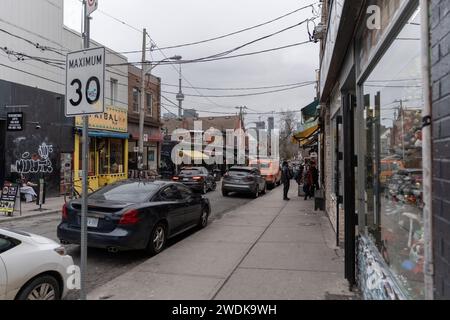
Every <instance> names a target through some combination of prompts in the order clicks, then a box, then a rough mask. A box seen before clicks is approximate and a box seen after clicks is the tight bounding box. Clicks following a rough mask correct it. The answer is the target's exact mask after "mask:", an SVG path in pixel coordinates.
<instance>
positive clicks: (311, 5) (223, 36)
mask: <svg viewBox="0 0 450 320" xmlns="http://www.w3.org/2000/svg"><path fill="white" fill-rule="evenodd" d="M315 4H317V2H316V3H312V4H310V5H307V6H304V7H301V8H298V9H296V10H294V11H291V12H288V13H286V14H284V15H282V16H279V17H277V18H275V19H272V20H269V21H266V22H263V23H260V24H257V25H255V26H252V27H248V28H244V29H241V30H238V31H235V32H231V33H227V34H224V35H221V36H217V37H213V38H209V39H206V40H201V41H196V42H190V43H185V44H179V45H173V46H167V47H162V48H160V49H161V50H167V49H175V48H182V47H189V46H193V45H197V44H202V43H207V42H211V41H215V40H219V39H223V38H227V37H230V36H233V35H236V34H239V33H242V32H245V31H249V30H253V29H256V28H259V27H262V26H265V25H268V24H271V23H273V22H275V21H278V20H281V19H283V18H286V17H288V16H290V15H293V14H294V13H297V12H299V11H302V10H305V9H308V8H314V5H315Z"/></svg>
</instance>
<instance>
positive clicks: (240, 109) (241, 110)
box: [236, 106, 247, 126]
mask: <svg viewBox="0 0 450 320" xmlns="http://www.w3.org/2000/svg"><path fill="white" fill-rule="evenodd" d="M236 109H239V119H240V121H241V125H242V126H243V124H244V111H243V110H246V109H247V107H246V106H240V107H236Z"/></svg>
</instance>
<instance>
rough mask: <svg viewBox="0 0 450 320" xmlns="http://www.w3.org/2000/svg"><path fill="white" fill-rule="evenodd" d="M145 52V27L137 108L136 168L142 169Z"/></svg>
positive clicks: (145, 30)
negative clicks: (137, 150)
mask: <svg viewBox="0 0 450 320" xmlns="http://www.w3.org/2000/svg"><path fill="white" fill-rule="evenodd" d="M146 52H147V29H145V28H144V30H143V39H142V66H141V68H142V70H141V101H140V104H139V105H140V109H139V157H138V170H139V171H142V170H143V169H144V122H145V63H146Z"/></svg>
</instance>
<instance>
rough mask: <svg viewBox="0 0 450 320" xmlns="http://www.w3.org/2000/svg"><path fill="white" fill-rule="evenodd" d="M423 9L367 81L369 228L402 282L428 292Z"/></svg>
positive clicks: (411, 290)
mask: <svg viewBox="0 0 450 320" xmlns="http://www.w3.org/2000/svg"><path fill="white" fill-rule="evenodd" d="M420 49H421V46H420V12H419V11H416V12H415V13H414V14H413V16H412V17H411V19H410V20H409V21H408V23H406V24H405V25H404V26H403V28H402V30H401V31H400V33H399V34H398V36H397V37H396V38H395V39H394V40H393V42H392V44H391V46H390V48H389V49H388V50H387V52H386V53H385V54H384V57H383V58H382V59H381V60H380V62H379V63H378V65H377V66H376V68H375V69H374V70H373V72H372V73H371V75H370V76H369V78H368V79H367V81H366V82H365V83H364V87H363V90H364V104H365V106H364V107H365V111H364V116H365V123H366V135H365V139H366V147H367V155H366V159H365V160H366V170H367V174H366V185H365V193H366V203H367V206H366V211H367V223H368V228H369V230H370V234H371V236H372V238H373V240H374V241H375V243H376V244H377V246H378V249H379V251H380V253H381V254H382V256H383V257H384V260H385V262H386V264H387V265H388V266H389V267H390V269H391V270H392V271H393V273H394V274H395V275H396V277H397V280H399V284H400V285H401V286H402V287H403V288H404V289H405V290H406V291H407V293H408V294H409V296H411V297H412V298H414V299H421V298H423V297H424V293H423V288H424V284H423V281H424V275H423V254H424V252H423V247H424V239H423V213H422V210H423V202H422V194H423V193H422V181H423V180H422V179H423V178H422V133H421V124H422V121H421V119H422V114H421V110H422V107H423V96H422V83H421V59H420Z"/></svg>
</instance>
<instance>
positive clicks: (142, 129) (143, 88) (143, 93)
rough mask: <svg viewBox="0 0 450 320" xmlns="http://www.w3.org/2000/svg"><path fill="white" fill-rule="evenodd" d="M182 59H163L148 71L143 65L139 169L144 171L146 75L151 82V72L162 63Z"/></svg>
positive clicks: (178, 57)
mask: <svg viewBox="0 0 450 320" xmlns="http://www.w3.org/2000/svg"><path fill="white" fill-rule="evenodd" d="M181 59H182V57H181V56H179V55H175V56H173V57H170V58H166V59H163V60H161V61H159V62H157V63H156V64H152V63H150V66H149V67H148V69H145V66H144V64H143V65H142V74H141V103H140V105H141V108H140V117H139V157H138V169H139V170H143V169H144V122H145V104H144V101H145V93H146V92H145V75H146V74H148V75H149V76H150V81H151V72H152V70H153V69H154V68H156V67H157V66H159V65H160V64H161V63H163V62H165V61H169V60H176V61H179V60H181Z"/></svg>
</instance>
